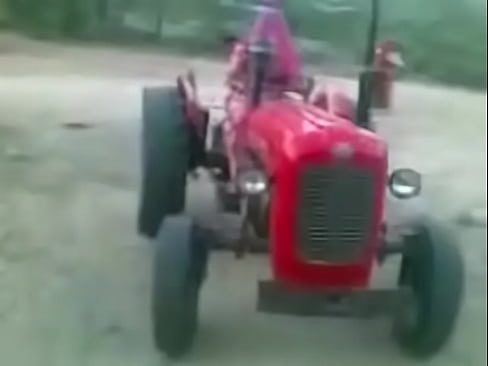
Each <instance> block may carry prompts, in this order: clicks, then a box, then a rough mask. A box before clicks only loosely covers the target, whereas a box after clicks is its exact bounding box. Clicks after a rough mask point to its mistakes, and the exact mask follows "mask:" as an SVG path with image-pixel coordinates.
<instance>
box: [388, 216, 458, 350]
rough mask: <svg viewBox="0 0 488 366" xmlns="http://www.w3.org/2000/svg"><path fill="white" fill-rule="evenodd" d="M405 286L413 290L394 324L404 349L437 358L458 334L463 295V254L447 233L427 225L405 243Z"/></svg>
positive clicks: (402, 274)
mask: <svg viewBox="0 0 488 366" xmlns="http://www.w3.org/2000/svg"><path fill="white" fill-rule="evenodd" d="M405 245H406V252H405V254H404V257H403V258H402V263H401V268H400V276H399V285H400V286H401V287H403V288H405V289H406V290H407V296H406V297H405V301H403V302H402V303H401V304H399V307H398V309H397V310H398V311H397V313H396V316H395V318H394V322H393V336H394V338H395V340H396V341H397V342H398V344H399V345H400V347H401V348H402V349H403V350H404V351H406V352H407V353H408V354H410V355H412V356H414V357H417V358H428V357H430V356H433V355H434V354H435V353H437V352H438V351H439V350H440V349H441V348H442V347H443V346H444V345H445V343H446V341H447V340H448V338H449V336H450V334H451V333H452V331H453V329H454V326H455V323H456V319H457V317H458V313H459V309H460V305H461V299H462V295H463V283H464V268H463V262H462V259H461V254H460V251H459V249H458V247H457V246H456V244H455V243H454V242H453V240H452V237H451V236H450V235H449V234H448V232H447V231H446V229H445V228H443V227H441V226H440V225H439V224H437V223H435V222H432V221H431V220H426V221H424V222H423V223H422V224H420V225H419V228H418V230H417V231H416V233H415V234H413V235H410V236H408V237H406V238H405Z"/></svg>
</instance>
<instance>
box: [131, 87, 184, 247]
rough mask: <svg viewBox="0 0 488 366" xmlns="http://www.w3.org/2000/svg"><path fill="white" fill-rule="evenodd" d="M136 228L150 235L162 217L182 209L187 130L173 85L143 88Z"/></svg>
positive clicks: (152, 235)
mask: <svg viewBox="0 0 488 366" xmlns="http://www.w3.org/2000/svg"><path fill="white" fill-rule="evenodd" d="M142 104H143V109H142V119H143V128H142V184H141V193H140V203H139V213H138V231H139V233H140V234H142V235H145V236H147V237H149V238H154V237H155V236H156V234H157V232H158V228H159V226H160V224H161V221H162V219H163V217H164V216H165V215H167V214H177V213H180V212H182V211H183V210H184V207H185V194H186V174H187V171H188V166H189V155H190V146H189V141H190V131H189V127H188V125H187V124H186V121H185V117H184V114H183V109H182V100H181V97H180V95H179V93H178V91H177V89H176V88H173V87H161V88H145V89H144V91H143V100H142Z"/></svg>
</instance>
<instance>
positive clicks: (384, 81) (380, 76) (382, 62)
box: [373, 41, 404, 109]
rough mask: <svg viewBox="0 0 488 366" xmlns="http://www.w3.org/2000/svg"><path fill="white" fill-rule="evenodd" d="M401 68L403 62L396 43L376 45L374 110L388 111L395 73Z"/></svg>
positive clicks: (385, 42)
mask: <svg viewBox="0 0 488 366" xmlns="http://www.w3.org/2000/svg"><path fill="white" fill-rule="evenodd" d="M403 66H404V62H403V59H402V56H401V54H400V50H399V47H398V45H397V43H396V42H394V41H384V42H380V43H378V44H377V46H376V55H375V82H374V89H373V107H374V108H377V109H389V108H390V107H391V100H392V95H393V83H394V81H395V72H396V70H397V68H399V67H403Z"/></svg>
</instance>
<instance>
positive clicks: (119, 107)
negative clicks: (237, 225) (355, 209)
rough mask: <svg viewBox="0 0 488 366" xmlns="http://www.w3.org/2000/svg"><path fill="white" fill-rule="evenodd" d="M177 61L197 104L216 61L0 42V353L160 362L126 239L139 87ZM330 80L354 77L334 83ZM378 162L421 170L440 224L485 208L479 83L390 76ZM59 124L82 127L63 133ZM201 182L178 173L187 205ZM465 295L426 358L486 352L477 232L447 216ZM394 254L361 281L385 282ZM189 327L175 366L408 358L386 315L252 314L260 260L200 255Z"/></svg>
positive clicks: (136, 259) (463, 359) (137, 257)
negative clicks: (417, 81) (186, 187)
mask: <svg viewBox="0 0 488 366" xmlns="http://www.w3.org/2000/svg"><path fill="white" fill-rule="evenodd" d="M189 64H191V65H192V66H194V67H195V69H196V70H197V72H198V74H199V75H200V81H201V83H202V85H203V94H204V96H205V97H206V98H207V99H211V98H212V96H218V90H219V89H218V88H219V82H220V78H219V72H220V71H221V70H222V67H223V66H222V65H219V64H216V63H212V62H209V61H205V60H198V59H196V60H195V59H194V60H190V62H186V61H183V60H181V59H178V58H176V57H168V56H165V57H163V56H161V55H158V54H138V53H134V52H128V51H121V50H110V49H103V48H86V47H74V46H63V47H60V46H57V45H52V44H44V43H39V42H31V41H29V42H27V41H25V40H23V41H22V42H19V41H18V40H16V41H15V42H12V37H10V36H8V37H4V38H3V39H2V37H0V364H2V365H12V366H14V365H15V366H24V365H25V366H33V365H35V366H56V365H59V366H78V365H80V366H81V365H83V366H85V365H90V366H96V365H100V366H101V365H104V366H107V365H118V366H125V365H134V366H135V365H141V366H142V365H167V364H169V363H168V362H167V361H166V360H161V358H160V357H159V355H158V354H157V353H156V352H155V350H154V349H153V347H152V343H151V337H150V324H149V314H148V310H149V304H148V301H149V270H150V263H151V261H150V256H151V253H150V246H149V244H148V243H145V242H143V241H142V240H140V239H138V238H137V237H136V235H135V232H134V231H135V230H134V228H135V212H136V204H137V186H138V172H139V165H138V164H139V155H138V136H139V135H138V134H139V125H140V96H141V87H142V86H143V85H147V84H154V83H156V84H158V83H166V82H170V81H171V80H172V79H173V78H174V76H175V75H176V73H177V72H178V71H179V70H181V69H182V68H184V67H185V66H187V65H189ZM341 82H342V83H344V86H345V88H350V89H351V91H352V88H353V87H354V86H353V85H352V84H351V83H350V82H347V81H341ZM377 121H378V124H379V129H380V131H381V133H382V134H383V135H385V136H386V137H387V138H388V140H389V141H390V142H391V162H392V166H399V165H401V164H408V165H410V166H412V167H414V168H416V169H418V170H420V171H421V172H422V173H423V174H424V177H425V191H426V196H427V197H428V198H429V200H430V202H431V205H432V207H433V209H435V211H436V212H437V213H438V215H439V216H440V217H441V218H443V219H444V220H446V221H447V222H449V223H450V224H452V225H456V223H455V218H456V217H457V216H458V215H459V212H461V211H465V210H470V209H472V208H481V209H484V210H486V190H485V188H484V187H486V124H485V121H486V94H477V93H471V92H467V91H463V90H453V89H451V90H447V89H441V88H437V87H426V86H419V85H413V84H402V85H399V87H398V90H397V93H396V98H395V109H394V111H393V112H392V113H391V114H390V115H383V116H378V117H377ZM66 122H84V123H88V124H89V125H91V128H87V129H81V130H70V129H66V128H63V127H62V124H63V123H66ZM207 189H208V183H206V182H200V183H199V184H198V185H197V184H192V187H191V195H192V197H193V198H194V202H196V203H194V205H195V206H196V208H198V209H202V208H204V207H205V208H208V207H210V206H211V199H209V198H202V197H205V195H202V192H206V191H207ZM455 228H456V230H457V234H458V235H459V238H460V245H461V247H462V251H463V254H464V257H465V260H466V263H467V290H466V301H465V303H464V307H463V311H462V316H461V319H460V322H459V327H458V329H457V332H456V334H455V336H454V337H453V340H452V343H451V344H450V345H449V347H447V348H446V350H445V351H444V352H443V353H442V354H441V355H439V357H437V358H436V359H434V360H432V361H431V362H430V363H428V364H429V365H443V366H479V365H483V364H484V363H485V362H486V346H485V345H486V305H487V304H486V229H485V228H484V227H478V228H476V227H465V226H459V225H456V226H455ZM395 265H396V263H395V262H394V261H392V262H391V263H387V264H386V265H385V268H382V269H381V271H379V273H378V275H377V276H376V277H377V278H376V281H377V282H379V283H386V282H389V281H391V280H392V279H393V277H392V276H393V273H394V270H395V269H396V267H395ZM209 275H210V277H209V281H208V283H207V285H206V287H205V290H204V298H203V304H202V327H201V332H200V334H199V336H198V339H197V342H196V347H195V350H194V352H193V353H192V354H191V355H190V356H189V358H188V359H187V360H184V361H183V362H182V363H181V364H183V365H212V366H214V365H215V366H216V365H226V366H227V365H243V366H244V365H246V366H247V365H257V366H268V365H282V366H287V365H290V366H292V365H293V366H295V365H307V366H308V365H310V366H319V365H332V366H336V365H337V366H339V365H341V366H359V365H375V366H391V365H397V366H401V365H416V364H417V363H415V362H413V361H411V360H408V359H407V358H405V357H404V356H403V355H401V354H400V353H399V352H398V351H397V349H396V348H395V346H394V345H393V344H392V342H391V341H390V339H389V328H388V326H389V323H388V321H387V320H382V319H378V320H373V321H357V320H339V319H302V318H292V317H281V316H270V315H263V314H257V313H256V312H255V311H254V301H255V291H256V279H257V278H262V277H264V276H266V275H267V269H266V259H265V258H261V257H248V258H247V259H246V260H244V261H239V262H236V261H234V260H233V259H232V258H231V256H230V255H226V254H216V255H215V256H214V257H213V258H212V263H211V270H210V274H209Z"/></svg>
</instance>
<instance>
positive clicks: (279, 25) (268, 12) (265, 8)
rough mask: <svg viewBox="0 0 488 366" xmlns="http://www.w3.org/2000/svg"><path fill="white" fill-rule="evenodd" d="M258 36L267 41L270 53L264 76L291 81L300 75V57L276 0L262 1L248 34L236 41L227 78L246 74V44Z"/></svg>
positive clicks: (240, 77) (277, 80)
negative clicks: (269, 65)
mask: <svg viewBox="0 0 488 366" xmlns="http://www.w3.org/2000/svg"><path fill="white" fill-rule="evenodd" d="M259 40H267V41H270V42H271V44H272V46H273V57H272V62H271V68H270V71H269V74H268V76H269V77H268V79H269V80H270V81H272V82H278V83H279V84H293V83H296V82H297V80H299V79H300V76H301V68H302V65H301V60H300V56H299V53H298V51H297V49H296V48H295V45H294V44H293V38H292V36H291V33H290V29H289V27H288V24H287V23H286V19H285V16H284V14H283V10H282V9H281V7H280V4H279V2H278V1H277V0H274V1H272V0H267V1H263V5H261V6H260V7H259V9H258V14H257V16H256V19H255V21H254V24H253V26H252V28H251V31H250V32H249V34H247V35H246V36H245V37H244V38H243V40H241V41H239V42H236V44H235V45H234V48H233V51H232V54H231V57H230V61H229V63H230V73H229V78H230V79H233V78H238V79H242V78H244V79H245V78H246V77H247V72H248V69H247V60H248V54H247V48H248V45H250V44H252V43H253V42H257V41H259Z"/></svg>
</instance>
